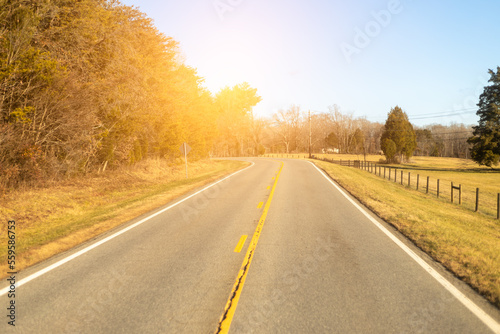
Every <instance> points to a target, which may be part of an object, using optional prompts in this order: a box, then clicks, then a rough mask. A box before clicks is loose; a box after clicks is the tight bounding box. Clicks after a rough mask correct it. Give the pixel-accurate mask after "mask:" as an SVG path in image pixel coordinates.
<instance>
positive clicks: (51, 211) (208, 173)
mask: <svg viewBox="0 0 500 334" xmlns="http://www.w3.org/2000/svg"><path fill="white" fill-rule="evenodd" d="M246 165H247V163H244V162H238V161H198V162H194V163H190V165H189V179H186V178H185V169H184V165H183V164H174V165H171V164H168V163H167V162H165V161H162V160H150V161H146V162H142V163H140V164H138V165H135V166H133V167H129V168H123V169H121V170H117V171H112V172H109V173H106V174H104V175H95V176H93V177H88V178H73V179H70V180H66V181H64V182H61V183H59V184H57V185H53V186H50V187H46V188H40V189H29V190H15V191H10V192H9V193H7V194H4V195H3V196H2V197H1V198H0V203H1V205H0V217H1V219H2V221H3V222H5V223H4V224H2V225H1V226H0V245H4V246H3V247H1V248H0V258H1V259H2V262H0V272H1V273H6V272H7V270H6V268H7V265H6V260H4V259H6V252H7V247H6V245H7V232H6V226H7V224H6V222H7V220H10V219H14V220H15V221H16V240H17V245H16V246H17V247H16V251H17V258H16V260H17V261H16V264H17V266H16V269H17V270H21V269H23V268H26V267H28V266H30V265H33V264H35V263H37V262H40V261H42V260H44V259H47V258H49V257H51V256H53V255H55V254H57V253H60V252H62V251H65V250H68V249H70V248H72V247H74V246H76V245H78V244H80V243H82V242H84V241H86V240H89V239H91V238H93V237H95V236H97V235H99V234H101V233H103V232H105V231H108V230H110V229H112V228H114V227H116V226H118V225H120V224H122V223H124V222H127V221H129V220H131V219H133V218H135V217H137V216H139V215H141V214H143V213H146V212H148V211H151V210H152V209H155V208H157V207H159V206H162V205H164V204H166V203H168V202H169V201H171V200H173V199H175V198H176V197H178V196H180V195H182V194H184V193H186V192H188V191H190V190H192V189H194V188H197V187H200V186H202V185H204V184H207V183H209V182H211V181H213V180H215V179H217V178H220V177H221V176H223V175H226V174H228V173H229V172H232V171H234V170H237V169H239V168H242V167H243V166H246Z"/></svg>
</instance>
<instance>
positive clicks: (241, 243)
mask: <svg viewBox="0 0 500 334" xmlns="http://www.w3.org/2000/svg"><path fill="white" fill-rule="evenodd" d="M247 238H248V235H242V236H241V238H240V241H238V244H237V245H236V248H235V249H234V252H235V253H239V252H241V249H242V248H243V245H244V244H245V241H246V240H247Z"/></svg>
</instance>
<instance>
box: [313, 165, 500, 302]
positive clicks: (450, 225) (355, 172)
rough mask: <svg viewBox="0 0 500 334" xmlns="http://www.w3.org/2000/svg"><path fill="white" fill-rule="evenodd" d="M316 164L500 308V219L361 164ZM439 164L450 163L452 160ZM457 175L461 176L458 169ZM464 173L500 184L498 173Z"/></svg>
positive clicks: (475, 180)
mask: <svg viewBox="0 0 500 334" xmlns="http://www.w3.org/2000/svg"><path fill="white" fill-rule="evenodd" d="M434 159H436V158H434ZM315 163H316V164H318V165H319V166H320V167H321V168H323V169H325V170H326V171H327V172H328V173H329V174H330V175H331V176H332V177H333V178H334V179H335V180H337V182H339V184H341V185H342V186H343V187H344V188H345V189H347V190H348V191H349V192H350V193H351V194H353V195H354V196H355V197H357V198H358V199H360V200H361V201H362V202H363V203H364V204H365V205H366V206H367V207H369V208H370V209H371V210H373V211H374V212H376V213H377V214H378V215H379V216H380V217H381V218H383V219H384V220H385V221H387V222H389V223H391V224H392V225H394V226H395V227H396V228H397V229H398V230H399V231H401V232H402V233H403V234H404V235H406V236H407V237H408V238H409V239H411V240H412V241H413V242H414V243H415V244H416V245H417V246H418V247H420V248H421V249H422V250H424V251H425V252H426V253H428V254H429V255H431V256H432V257H433V258H434V259H435V260H437V261H439V262H441V263H442V264H443V265H444V266H445V267H446V268H448V269H449V270H451V271H452V272H453V273H455V275H456V276H457V277H459V278H461V279H463V280H464V281H465V282H467V283H468V284H470V285H471V286H472V287H474V288H475V289H476V290H477V291H479V292H480V293H481V294H482V295H484V296H485V297H486V298H487V299H488V300H490V301H491V302H492V303H493V304H495V305H496V306H497V307H500V242H499V240H500V222H499V221H498V220H496V219H494V218H493V217H487V216H485V215H481V214H477V213H475V212H473V211H471V210H469V209H468V208H466V207H464V206H458V205H456V204H451V203H450V202H448V201H444V200H443V201H440V200H437V199H436V198H435V196H432V195H429V194H425V193H422V192H420V191H416V190H412V189H408V188H407V187H405V186H402V185H401V184H400V183H399V182H398V183H394V182H390V181H388V180H387V179H383V178H380V177H378V176H376V175H374V174H370V173H368V172H366V171H363V170H360V169H355V168H349V167H342V166H339V165H335V164H331V163H327V162H321V161H316V162H315ZM441 163H442V165H443V166H448V167H449V165H450V162H449V161H441ZM454 173H460V172H454ZM469 173H472V172H469ZM485 175H486V179H484V177H485ZM453 176H456V179H458V178H459V174H454V175H453ZM463 177H464V179H463V180H464V182H465V180H467V179H471V180H474V182H479V181H480V180H483V182H484V184H485V186H486V185H487V183H488V181H487V180H488V179H489V180H490V183H496V185H498V184H500V183H499V182H498V181H497V180H498V179H497V178H496V177H497V176H492V175H489V174H484V175H483V174H482V173H481V175H480V176H477V178H474V177H473V175H472V174H471V175H470V176H467V175H465V176H463ZM398 178H399V176H398Z"/></svg>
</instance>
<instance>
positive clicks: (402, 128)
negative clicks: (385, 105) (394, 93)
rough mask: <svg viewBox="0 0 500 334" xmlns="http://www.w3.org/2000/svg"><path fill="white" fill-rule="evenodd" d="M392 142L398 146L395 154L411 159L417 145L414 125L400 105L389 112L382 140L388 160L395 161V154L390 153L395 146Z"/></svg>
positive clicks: (381, 143) (382, 146)
mask: <svg viewBox="0 0 500 334" xmlns="http://www.w3.org/2000/svg"><path fill="white" fill-rule="evenodd" d="M391 142H392V143H394V145H395V146H396V153H395V154H396V155H399V156H401V160H403V158H406V159H407V160H408V159H410V158H411V156H412V155H413V152H414V151H415V148H416V145H417V143H416V136H415V130H414V129H413V125H412V124H411V123H410V121H409V120H408V115H406V113H405V112H404V111H403V110H402V109H401V108H400V107H398V106H396V107H394V108H392V109H391V111H390V112H389V114H388V117H387V120H386V122H385V126H384V132H383V133H382V137H381V141H380V145H381V148H382V151H383V152H384V154H385V156H386V158H387V161H388V162H394V156H393V157H391V155H390V154H388V153H391V150H392V147H393V145H392V143H391Z"/></svg>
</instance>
